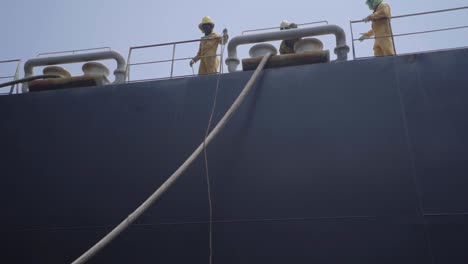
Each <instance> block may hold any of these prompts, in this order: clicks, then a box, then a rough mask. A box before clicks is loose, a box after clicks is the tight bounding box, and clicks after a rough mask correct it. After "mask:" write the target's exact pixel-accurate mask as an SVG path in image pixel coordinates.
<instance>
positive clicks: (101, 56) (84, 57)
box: [22, 51, 126, 93]
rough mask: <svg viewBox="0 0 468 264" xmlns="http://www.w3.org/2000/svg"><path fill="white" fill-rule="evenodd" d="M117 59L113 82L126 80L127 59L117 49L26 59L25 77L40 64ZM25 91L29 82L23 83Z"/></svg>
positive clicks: (31, 74)
mask: <svg viewBox="0 0 468 264" xmlns="http://www.w3.org/2000/svg"><path fill="white" fill-rule="evenodd" d="M107 59H115V60H116V61H117V69H115V71H114V75H115V81H114V82H113V83H116V84H118V83H124V82H125V70H126V63H125V59H124V58H123V57H122V55H120V53H118V52H116V51H101V52H93V53H85V54H77V55H67V56H56V57H47V58H36V59H30V60H28V61H26V63H25V64H24V78H28V77H31V76H33V68H34V67H39V66H48V65H57V64H65V63H77V62H89V61H96V60H107ZM22 89H23V93H25V92H28V91H29V87H28V83H24V84H23V88H22Z"/></svg>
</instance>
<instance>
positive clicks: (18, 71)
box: [0, 59, 21, 94]
mask: <svg viewBox="0 0 468 264" xmlns="http://www.w3.org/2000/svg"><path fill="white" fill-rule="evenodd" d="M8 63H16V70H15V74H14V75H11V76H0V80H4V79H12V81H16V80H18V79H19V73H20V65H21V60H19V59H16V60H5V61H0V64H8ZM15 88H16V93H19V85H18V84H14V85H12V86H11V88H10V92H8V93H4V94H13V92H14V90H15Z"/></svg>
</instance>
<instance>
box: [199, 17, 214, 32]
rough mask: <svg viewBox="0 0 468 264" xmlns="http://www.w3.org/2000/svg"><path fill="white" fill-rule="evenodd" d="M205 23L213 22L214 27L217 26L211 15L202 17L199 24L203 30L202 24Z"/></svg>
mask: <svg viewBox="0 0 468 264" xmlns="http://www.w3.org/2000/svg"><path fill="white" fill-rule="evenodd" d="M204 24H211V25H212V26H213V27H214V26H215V24H214V23H213V20H212V19H211V17H209V16H204V17H203V18H202V21H201V23H200V24H199V25H198V28H199V29H200V30H201V31H203V29H202V25H204Z"/></svg>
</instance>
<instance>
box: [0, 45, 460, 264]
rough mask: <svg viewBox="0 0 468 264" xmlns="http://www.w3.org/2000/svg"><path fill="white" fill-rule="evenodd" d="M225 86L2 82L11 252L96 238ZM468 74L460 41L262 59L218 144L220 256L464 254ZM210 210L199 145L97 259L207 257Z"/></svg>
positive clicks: (195, 139) (6, 254) (138, 198)
mask: <svg viewBox="0 0 468 264" xmlns="http://www.w3.org/2000/svg"><path fill="white" fill-rule="evenodd" d="M250 74H251V72H243V73H235V74H228V75H224V76H222V78H221V82H220V83H221V88H220V94H219V101H218V104H217V111H216V121H218V120H219V118H220V117H221V116H222V114H223V113H224V112H225V110H226V109H227V108H228V107H229V106H230V104H231V103H232V102H233V100H234V99H235V97H236V96H237V94H238V93H239V92H240V90H241V89H242V88H243V86H244V84H245V83H246V82H247V80H248V78H249V76H250ZM215 84H216V76H205V77H199V78H191V79H182V80H172V81H159V82H146V83H136V84H129V85H121V86H112V87H106V88H98V89H96V88H94V89H93V88H88V89H78V90H68V91H56V92H42V93H36V94H26V95H20V96H4V97H0V113H1V114H2V117H1V120H0V137H1V140H2V143H1V145H0V146H1V147H0V162H1V185H0V199H1V201H2V204H3V206H2V217H0V243H1V244H0V258H1V262H2V263H66V262H70V261H72V260H73V259H74V258H76V257H78V256H79V255H80V254H81V253H83V252H84V251H85V250H86V249H88V248H89V247H90V246H92V245H93V244H94V243H95V242H97V240H98V239H100V238H101V237H102V236H103V235H105V234H106V233H107V232H108V231H109V230H110V229H111V228H112V227H113V226H115V225H116V224H117V223H118V222H120V221H121V220H123V219H124V218H125V217H126V216H127V215H128V214H129V213H130V212H132V211H133V209H135V208H136V207H137V206H138V205H139V204H140V203H141V202H142V201H143V200H144V199H145V198H146V197H148V196H149V195H150V194H151V193H152V192H153V191H154V190H155V189H156V188H157V187H158V186H159V185H160V184H161V183H162V182H163V181H164V180H165V179H166V178H167V177H168V176H169V175H170V174H171V173H172V172H173V171H174V170H175V169H177V167H178V166H179V165H180V164H181V163H182V162H183V161H184V160H185V159H186V158H187V157H188V156H189V155H190V153H191V152H192V151H193V150H194V149H195V147H196V146H198V144H199V143H200V142H201V141H202V138H203V135H204V132H205V128H206V124H207V121H208V117H209V114H210V110H211V104H212V99H213V92H214V88H215ZM467 85H468V50H455V51H446V52H438V53H428V54H419V55H411V56H402V57H398V58H379V59H371V60H363V61H353V62H345V63H332V64H322V65H311V66H298V67H290V68H283V69H273V70H267V71H265V73H264V76H263V78H262V80H261V81H260V82H259V83H258V85H257V86H256V88H255V91H254V92H253V94H251V95H250V96H249V98H248V100H247V101H246V102H245V103H244V104H243V105H242V107H241V109H240V110H239V112H238V113H236V115H235V116H234V117H233V119H232V120H231V122H230V123H229V124H228V125H227V127H226V128H225V130H224V131H223V132H222V133H221V134H220V136H219V137H218V138H217V139H216V140H215V141H214V143H213V145H211V146H210V147H209V150H208V154H209V165H210V175H211V181H212V190H213V206H214V220H215V221H216V222H215V223H214V232H213V236H214V241H213V243H214V261H215V263H220V264H228V263H233V264H234V263H269V264H271V263H281V264H283V263H294V264H301V263H304V264H305V263H307V264H310V263H359V264H362V263H379V264H382V263H398V264H403V263H408V264H416V263H425V264H426V263H440V264H453V263H468V192H467V190H468V86H467ZM207 220H208V200H207V187H206V179H205V173H204V165H203V160H202V159H199V160H198V161H197V162H196V164H195V165H194V166H192V167H191V168H190V170H189V171H188V173H186V174H185V175H184V176H183V177H182V178H181V179H180V180H179V181H178V182H177V183H176V184H175V185H174V186H173V188H172V189H171V190H170V191H169V192H168V193H167V194H166V195H164V196H163V198H162V199H161V200H160V201H159V203H157V204H156V205H155V206H154V207H153V208H152V209H151V210H150V211H149V212H148V213H147V214H146V215H144V217H143V218H142V219H141V220H140V221H138V224H137V225H135V226H133V227H131V228H130V230H128V231H127V232H125V233H124V234H122V235H121V236H120V237H119V238H118V239H117V240H116V241H115V242H114V243H112V244H111V245H110V246H109V247H108V248H106V249H105V250H104V251H103V252H102V253H101V254H99V255H98V256H97V257H96V259H95V260H94V261H93V263H207V262H208V255H209V250H208V225H207ZM432 260H434V262H432Z"/></svg>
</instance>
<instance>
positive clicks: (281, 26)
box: [280, 20, 291, 29]
mask: <svg viewBox="0 0 468 264" xmlns="http://www.w3.org/2000/svg"><path fill="white" fill-rule="evenodd" d="M290 25H291V23H289V21H287V20H283V21H281V24H280V29H286V28H289V26H290Z"/></svg>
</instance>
